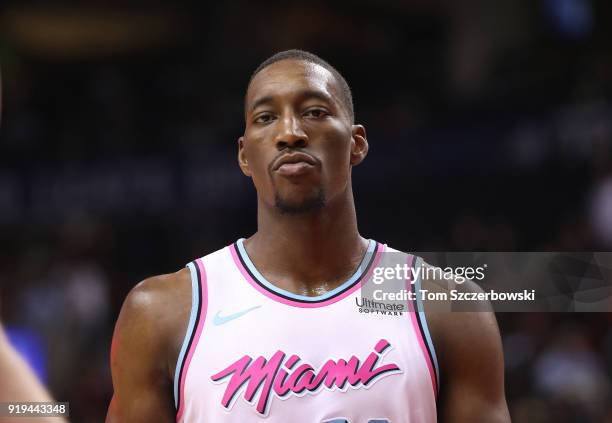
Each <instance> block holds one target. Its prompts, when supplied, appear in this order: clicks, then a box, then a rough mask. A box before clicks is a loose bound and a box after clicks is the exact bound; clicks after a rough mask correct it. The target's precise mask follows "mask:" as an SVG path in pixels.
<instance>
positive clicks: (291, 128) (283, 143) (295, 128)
mask: <svg viewBox="0 0 612 423" xmlns="http://www.w3.org/2000/svg"><path fill="white" fill-rule="evenodd" d="M275 142H276V148H278V149H279V150H283V149H285V148H303V147H306V145H307V144H308V136H307V135H306V132H304V130H303V129H302V127H301V125H300V121H299V119H296V117H295V116H289V115H288V116H284V117H282V118H281V119H280V121H279V129H278V133H277V135H276V138H275Z"/></svg>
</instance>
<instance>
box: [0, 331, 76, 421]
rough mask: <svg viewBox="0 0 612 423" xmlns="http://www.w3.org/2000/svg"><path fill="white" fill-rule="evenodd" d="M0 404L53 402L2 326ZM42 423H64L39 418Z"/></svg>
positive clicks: (0, 339) (53, 419)
mask: <svg viewBox="0 0 612 423" xmlns="http://www.w3.org/2000/svg"><path fill="white" fill-rule="evenodd" d="M0 375H2V378H1V379H0V402H9V401H32V402H46V401H53V399H52V398H51V395H49V393H48V392H47V390H46V389H45V388H44V387H43V386H42V384H41V383H40V382H39V381H38V379H37V378H36V376H35V375H34V373H33V372H32V370H31V369H30V367H29V366H28V365H27V363H26V362H25V361H24V360H23V359H22V358H21V357H20V356H19V354H17V351H15V349H13V347H12V346H11V345H10V344H9V342H8V339H7V338H6V334H5V333H4V330H3V329H2V326H0ZM36 420H37V421H39V422H40V423H64V422H66V420H64V419H62V418H60V417H49V418H42V417H40V418H37V419H36ZM16 421H23V419H22V418H3V417H0V423H4V422H6V423H8V422H16Z"/></svg>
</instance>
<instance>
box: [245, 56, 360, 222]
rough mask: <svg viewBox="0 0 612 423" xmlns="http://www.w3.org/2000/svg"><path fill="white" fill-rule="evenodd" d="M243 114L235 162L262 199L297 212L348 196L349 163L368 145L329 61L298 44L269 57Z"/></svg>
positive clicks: (257, 73) (254, 79)
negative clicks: (354, 122)
mask: <svg viewBox="0 0 612 423" xmlns="http://www.w3.org/2000/svg"><path fill="white" fill-rule="evenodd" d="M245 120H246V126H245V132H244V135H243V136H242V137H240V139H239V140H238V141H239V155H238V160H239V164H240V167H241V169H242V171H243V172H244V173H245V175H247V176H250V177H252V178H253V182H254V184H255V187H256V189H257V192H258V197H259V200H260V202H264V203H265V204H267V205H270V206H274V207H276V208H278V209H280V211H281V212H283V213H293V214H298V213H308V212H312V211H315V210H318V209H320V208H322V207H324V206H325V205H326V204H328V203H330V202H333V201H335V200H337V199H338V198H340V196H341V195H342V194H344V195H345V196H348V195H351V190H350V176H351V168H352V166H354V165H357V164H359V163H360V162H361V161H362V160H363V159H364V158H365V156H366V154H367V150H368V144H367V141H366V137H365V129H364V128H363V126H361V125H354V124H353V120H354V118H353V105H352V98H351V92H350V89H349V87H348V84H347V83H346V81H345V80H344V78H343V77H342V76H341V75H340V74H339V73H338V71H336V70H335V69H334V68H333V67H332V66H331V65H329V64H328V63H327V62H325V61H324V60H322V59H321V58H319V57H317V56H315V55H313V54H311V53H307V52H303V51H300V50H289V51H286V52H281V53H278V54H276V55H274V56H272V57H270V58H269V59H267V60H266V61H264V62H263V63H262V64H261V65H260V66H259V67H258V68H257V69H256V70H255V72H254V73H253V75H252V76H251V79H250V81H249V86H248V89H247V93H246V98H245ZM351 200H352V197H351Z"/></svg>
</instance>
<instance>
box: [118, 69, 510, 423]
mask: <svg viewBox="0 0 612 423" xmlns="http://www.w3.org/2000/svg"><path fill="white" fill-rule="evenodd" d="M340 93H341V91H340V85H339V83H338V81H337V80H336V79H335V78H334V76H333V74H331V73H330V72H329V71H327V70H326V69H325V68H323V67H321V66H318V65H314V64H311V63H307V62H304V61H299V60H282V61H279V62H276V63H273V64H271V65H270V66H268V67H266V68H264V69H263V70H262V71H261V72H260V73H258V74H257V75H256V76H255V78H254V79H253V80H252V81H251V84H250V85H249V88H248V91H247V97H246V111H245V119H246V127H245V132H244V135H243V136H242V137H240V139H239V140H238V147H239V153H238V162H239V165H240V168H241V170H242V172H243V173H244V174H245V175H247V176H248V177H251V178H252V179H253V183H254V185H255V188H256V189H257V198H258V203H257V209H258V215H257V217H258V220H257V222H258V230H257V232H256V233H255V234H254V235H253V236H252V237H250V238H249V239H248V240H246V241H245V246H246V249H247V252H248V254H249V256H250V257H251V259H252V261H253V262H254V264H255V266H256V267H257V268H258V270H259V271H260V272H261V273H262V274H263V275H264V276H265V277H266V278H267V279H268V280H270V281H272V282H273V283H275V284H276V285H277V286H279V287H280V288H282V289H285V290H288V291H290V292H294V293H297V294H302V295H310V296H315V295H320V294H323V293H325V292H327V291H329V290H332V289H334V288H335V287H337V286H338V285H339V284H340V283H342V282H343V281H344V280H346V278H347V277H349V276H350V275H351V274H352V273H353V272H354V271H355V268H356V267H357V266H358V264H359V261H360V260H361V258H362V257H363V254H364V253H365V250H366V248H367V240H366V239H364V238H363V237H361V235H360V234H359V232H358V229H357V218H356V214H355V206H354V201H353V192H352V186H351V171H352V168H353V166H356V165H358V164H359V163H361V162H362V161H363V160H364V159H365V157H366V155H367V152H368V143H367V139H366V132H365V129H364V127H363V126H361V125H354V124H353V123H352V120H351V117H350V115H349V112H348V110H347V107H346V105H345V104H344V103H343V102H342V100H341V98H342V97H341V95H340ZM298 153H299V154H302V155H301V156H299V155H298ZM277 281H282V282H277ZM424 284H427V285H428V284H432V287H431V289H432V290H433V289H445V288H444V287H440V286H438V285H435V281H432V282H429V281H425V282H424ZM426 287H427V286H426ZM463 289H477V288H476V287H475V286H470V285H464V288H463ZM190 305H191V285H190V276H189V272H188V270H186V269H183V270H181V271H179V272H177V273H174V274H171V275H164V276H158V277H154V278H150V279H148V280H145V281H143V282H141V283H140V284H139V285H137V286H136V287H135V288H134V289H133V290H132V291H131V292H130V294H129V295H128V297H127V299H126V301H125V304H124V306H123V308H122V310H121V314H120V316H119V319H118V322H117V326H116V329H115V334H114V338H113V347H112V351H111V367H112V373H113V386H114V389H115V392H114V396H113V399H112V402H111V405H110V407H109V411H108V416H107V420H106V421H107V422H150V421H157V422H166V421H167V422H172V421H175V410H174V405H173V397H172V383H173V378H174V370H175V369H174V367H175V365H176V360H177V357H178V354H179V350H180V345H181V342H182V334H184V333H185V330H186V327H187V321H188V317H189V316H188V315H189V309H190ZM426 311H427V314H428V322H429V326H430V330H431V333H432V337H433V341H434V344H435V345H436V351H437V353H438V360H439V364H440V368H441V390H440V392H441V397H440V401H441V407H440V416H439V417H440V421H445V422H454V423H462V422H466V423H467V422H469V423H474V422H487V423H497V422H499V423H502V422H509V421H510V418H509V415H508V409H507V405H506V401H505V395H504V388H503V356H502V349H501V341H500V336H499V331H498V329H497V324H496V322H495V317H494V315H493V314H492V313H491V312H486V311H485V312H472V313H453V314H452V315H450V313H449V312H433V311H431V310H428V309H427V308H426Z"/></svg>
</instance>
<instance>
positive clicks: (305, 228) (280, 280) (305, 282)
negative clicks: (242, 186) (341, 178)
mask: <svg viewBox="0 0 612 423" xmlns="http://www.w3.org/2000/svg"><path fill="white" fill-rule="evenodd" d="M340 197H341V198H338V199H336V200H335V201H330V203H329V204H326V205H325V207H323V208H322V209H321V210H319V211H316V212H312V213H307V214H303V215H291V214H283V213H281V211H280V210H278V209H277V208H276V207H273V206H269V205H267V204H264V203H263V202H262V201H261V200H260V201H259V203H258V214H257V223H258V229H257V233H255V235H253V236H252V237H251V238H249V239H248V240H246V241H245V248H246V249H247V252H248V254H249V257H250V258H251V260H252V261H253V263H254V264H255V266H256V267H257V268H258V270H259V271H260V273H262V274H263V275H264V276H265V277H266V279H268V280H269V281H270V282H271V283H273V284H275V285H277V286H278V287H279V288H282V289H285V290H288V291H290V292H294V293H297V294H302V295H320V294H322V293H324V292H326V291H329V290H331V289H334V288H335V287H336V286H338V285H339V284H341V283H342V282H344V280H346V279H348V277H350V275H351V274H352V273H353V272H354V271H355V270H356V268H357V266H358V265H359V263H360V261H361V259H362V258H363V255H364V254H365V251H366V249H367V244H368V242H367V240H365V239H364V238H362V237H361V236H360V235H359V231H358V229H357V217H356V214H355V204H354V202H353V194H352V191H351V190H350V187H349V188H348V189H347V192H346V193H345V194H344V195H341V196H340Z"/></svg>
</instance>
